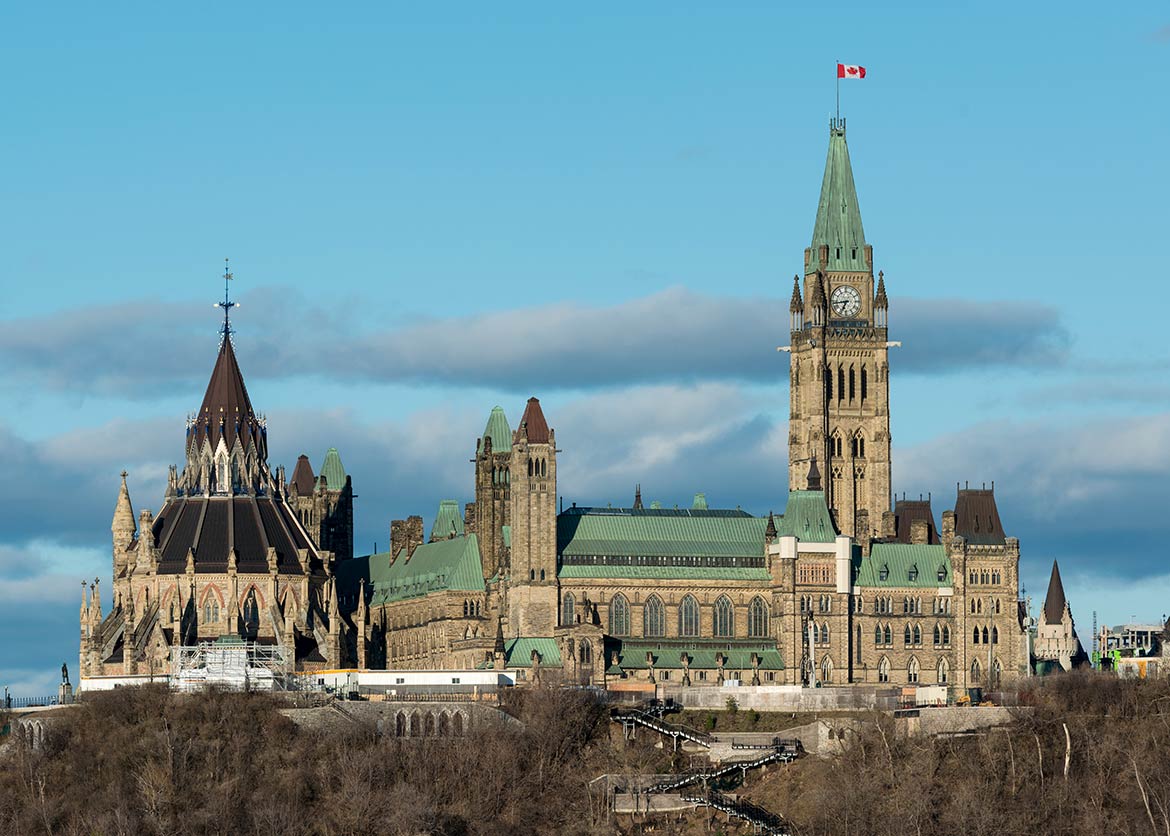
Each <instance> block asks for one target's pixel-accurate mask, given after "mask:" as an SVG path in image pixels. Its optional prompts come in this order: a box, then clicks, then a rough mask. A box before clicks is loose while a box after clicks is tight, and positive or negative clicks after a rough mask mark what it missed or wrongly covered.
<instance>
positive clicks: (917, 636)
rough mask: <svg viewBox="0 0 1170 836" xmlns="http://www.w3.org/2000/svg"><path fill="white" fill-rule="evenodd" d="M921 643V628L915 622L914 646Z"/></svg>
mask: <svg viewBox="0 0 1170 836" xmlns="http://www.w3.org/2000/svg"><path fill="white" fill-rule="evenodd" d="M921 645H922V628H921V627H920V626H919V625H917V624H915V625H914V646H915V647H920V646H921Z"/></svg>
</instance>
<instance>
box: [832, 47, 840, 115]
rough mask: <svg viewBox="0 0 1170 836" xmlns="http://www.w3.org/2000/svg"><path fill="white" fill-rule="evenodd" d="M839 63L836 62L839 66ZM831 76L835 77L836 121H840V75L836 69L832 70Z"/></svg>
mask: <svg viewBox="0 0 1170 836" xmlns="http://www.w3.org/2000/svg"><path fill="white" fill-rule="evenodd" d="M840 65H841V62H840V61H838V62H837V66H840ZM833 74H834V75H835V76H836V77H837V121H838V122H839V121H841V73H839V72H838V71H837V67H834V68H833Z"/></svg>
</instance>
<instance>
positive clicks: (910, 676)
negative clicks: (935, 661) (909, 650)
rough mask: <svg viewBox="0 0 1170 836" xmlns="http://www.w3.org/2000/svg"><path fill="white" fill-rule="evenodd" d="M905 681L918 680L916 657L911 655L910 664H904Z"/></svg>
mask: <svg viewBox="0 0 1170 836" xmlns="http://www.w3.org/2000/svg"><path fill="white" fill-rule="evenodd" d="M906 681H907V682H917V681H918V659H917V658H915V657H913V656H911V657H910V664H909V665H907V666H906Z"/></svg>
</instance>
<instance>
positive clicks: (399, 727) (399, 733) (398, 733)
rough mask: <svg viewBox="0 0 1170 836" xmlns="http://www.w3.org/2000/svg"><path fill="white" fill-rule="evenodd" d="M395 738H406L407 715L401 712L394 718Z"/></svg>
mask: <svg viewBox="0 0 1170 836" xmlns="http://www.w3.org/2000/svg"><path fill="white" fill-rule="evenodd" d="M394 736H395V737H406V715H405V714H403V713H402V712H401V711H399V712H398V715H397V716H396V717H395V718H394Z"/></svg>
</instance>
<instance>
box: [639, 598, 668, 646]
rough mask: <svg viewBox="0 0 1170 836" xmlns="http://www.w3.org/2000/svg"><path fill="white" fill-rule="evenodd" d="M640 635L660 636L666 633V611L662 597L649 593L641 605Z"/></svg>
mask: <svg viewBox="0 0 1170 836" xmlns="http://www.w3.org/2000/svg"><path fill="white" fill-rule="evenodd" d="M642 635H644V636H650V637H660V636H665V635H666V612H665V610H664V608H663V606H662V599H661V598H659V597H658V596H657V595H651V596H650V597H649V598H647V599H646V603H645V605H644V606H643V607H642Z"/></svg>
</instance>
